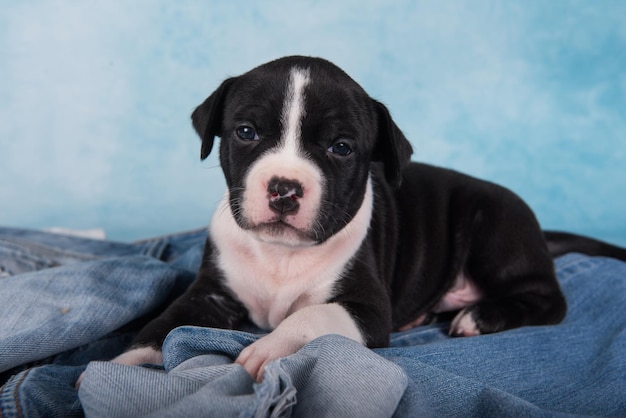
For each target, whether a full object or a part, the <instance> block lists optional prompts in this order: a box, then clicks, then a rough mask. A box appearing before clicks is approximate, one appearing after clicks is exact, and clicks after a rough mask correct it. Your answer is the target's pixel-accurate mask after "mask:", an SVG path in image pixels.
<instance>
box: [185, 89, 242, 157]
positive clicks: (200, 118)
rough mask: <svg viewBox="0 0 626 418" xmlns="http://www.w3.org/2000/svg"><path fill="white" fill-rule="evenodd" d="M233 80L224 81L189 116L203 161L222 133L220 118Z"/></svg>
mask: <svg viewBox="0 0 626 418" xmlns="http://www.w3.org/2000/svg"><path fill="white" fill-rule="evenodd" d="M234 80H235V79H234V78H229V79H227V80H225V81H224V82H223V83H222V84H221V85H220V86H219V87H218V89H217V90H215V91H214V92H213V93H212V94H211V95H210V96H209V97H208V98H207V99H206V100H205V101H204V102H203V103H202V104H201V105H200V106H198V107H196V110H194V111H193V113H192V114H191V121H192V123H193V127H194V129H195V130H196V132H197V133H198V135H200V138H201V139H202V149H201V151H200V158H201V159H203V160H204V159H205V158H206V157H208V156H209V154H210V153H211V149H213V141H214V140H215V137H216V136H220V135H221V133H222V116H223V109H224V100H225V99H226V93H227V92H228V89H229V88H230V86H231V85H232V83H233V81H234Z"/></svg>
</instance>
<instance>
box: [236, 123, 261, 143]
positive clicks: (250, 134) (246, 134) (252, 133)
mask: <svg viewBox="0 0 626 418" xmlns="http://www.w3.org/2000/svg"><path fill="white" fill-rule="evenodd" d="M235 132H236V133H237V136H238V137H239V139H242V140H244V141H258V140H259V139H260V138H259V135H258V134H257V132H256V129H254V128H253V127H252V126H248V125H241V126H238V127H237V129H235Z"/></svg>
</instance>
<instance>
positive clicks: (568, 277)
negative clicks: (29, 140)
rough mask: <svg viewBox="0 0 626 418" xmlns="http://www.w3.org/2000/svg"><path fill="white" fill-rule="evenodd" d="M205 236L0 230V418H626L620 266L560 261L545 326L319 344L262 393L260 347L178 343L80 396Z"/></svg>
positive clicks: (276, 373)
mask: <svg viewBox="0 0 626 418" xmlns="http://www.w3.org/2000/svg"><path fill="white" fill-rule="evenodd" d="M205 234H206V232H204V231H195V232H191V233H187V234H181V235H175V236H169V237H162V238H158V239H154V240H148V241H144V242H138V243H133V244H123V243H111V242H107V241H92V240H84V239H80V238H69V237H61V236H56V235H53V234H46V233H40V232H35V231H22V230H15V229H2V228H0V269H1V270H2V271H3V272H4V278H1V279H0V317H1V318H2V322H0V371H1V372H2V375H0V376H2V378H3V381H4V380H6V382H5V383H4V385H3V386H2V388H1V389H0V415H2V416H3V417H4V416H17V415H22V416H74V415H75V416H82V414H83V411H84V412H86V413H87V415H111V416H140V415H153V416H159V415H163V416H165V415H168V416H170V415H181V414H182V415H208V416H211V415H218V416H231V415H240V416H256V415H259V416H261V415H271V414H274V415H276V416H287V415H295V416H324V415H326V416H390V415H392V414H395V416H399V417H401V416H520V415H527V416H563V415H570V414H579V415H603V416H626V397H625V396H624V393H626V313H625V311H624V309H623V307H624V306H625V305H626V264H625V263H622V262H619V261H617V260H612V259H606V258H590V257H586V256H583V255H578V254H569V255H566V256H564V257H561V258H559V259H557V260H556V267H557V273H558V277H559V281H560V283H561V286H562V288H563V291H564V293H565V295H566V297H567V300H568V304H569V312H568V315H567V317H566V319H565V321H564V322H563V323H562V324H560V325H557V326H545V327H525V328H520V329H516V330H511V331H507V332H503V333H499V334H494V335H486V336H480V337H474V338H449V337H448V336H447V335H446V324H439V325H432V326H423V327H418V328H415V329H413V330H410V331H406V332H403V333H396V334H393V335H392V338H391V347H389V348H385V349H377V350H368V349H366V348H364V347H362V346H360V345H358V344H356V343H354V342H352V341H350V340H347V339H345V338H341V337H338V336H324V337H321V338H319V339H317V340H315V341H313V342H312V343H310V344H308V345H307V346H305V347H304V348H303V349H302V350H300V351H299V352H298V353H296V354H294V355H292V356H289V357H287V358H284V359H280V360H277V361H276V362H273V363H271V365H270V366H268V369H267V370H266V374H265V379H264V381H263V382H262V383H260V384H255V383H254V382H252V380H251V379H250V377H249V376H247V375H246V374H245V371H243V369H241V368H240V367H239V366H238V365H234V364H233V363H232V359H234V358H235V357H236V356H237V354H238V353H239V351H240V350H241V349H242V348H243V347H245V346H246V345H247V344H249V343H251V342H252V341H254V340H255V339H256V338H257V336H256V334H253V333H244V332H241V331H225V330H213V329H205V328H196V327H181V328H178V329H176V330H174V331H172V332H171V333H170V335H169V336H168V338H167V339H166V341H165V344H164V347H163V352H164V365H163V367H158V368H155V367H143V368H142V367H128V366H123V365H117V364H112V363H108V362H101V361H94V362H92V363H90V364H89V366H88V367H87V369H86V374H85V379H84V381H83V385H82V386H81V389H80V392H79V393H77V391H76V390H75V389H74V382H75V380H76V378H77V377H78V375H80V373H81V372H82V371H83V370H85V365H86V364H87V363H88V362H89V361H92V360H105V359H109V358H112V357H114V356H115V355H117V354H118V353H119V352H121V351H123V350H124V348H125V347H126V345H127V344H128V343H129V341H130V339H131V338H132V336H133V333H134V331H135V330H136V329H137V327H138V326H140V324H141V318H142V316H144V317H145V316H147V317H150V316H151V315H152V314H151V311H153V310H155V309H159V308H158V307H159V306H160V305H162V304H163V303H166V302H167V300H168V298H170V297H172V294H176V293H178V292H180V291H181V289H183V288H184V287H185V286H186V285H187V284H188V283H189V281H190V280H192V278H193V275H194V272H195V270H196V269H197V266H198V264H199V260H200V257H201V254H202V246H203V241H204V237H205ZM53 266H54V268H49V267H53ZM0 383H2V382H1V381H0ZM394 411H395V412H394Z"/></svg>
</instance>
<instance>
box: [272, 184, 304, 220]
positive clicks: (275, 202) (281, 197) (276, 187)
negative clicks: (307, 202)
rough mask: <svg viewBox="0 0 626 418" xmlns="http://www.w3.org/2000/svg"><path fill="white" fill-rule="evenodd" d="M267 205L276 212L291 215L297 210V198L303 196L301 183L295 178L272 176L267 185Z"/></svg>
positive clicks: (298, 206)
mask: <svg viewBox="0 0 626 418" xmlns="http://www.w3.org/2000/svg"><path fill="white" fill-rule="evenodd" d="M267 193H268V200H269V207H270V209H271V210H272V211H274V212H276V213H277V214H279V215H281V216H283V215H291V214H295V213H297V212H298V209H299V208H300V203H299V202H298V200H299V199H300V198H302V197H303V196H304V190H303V188H302V184H300V182H298V181H296V180H289V179H286V178H278V177H273V178H272V179H271V180H270V181H269V183H268V185H267Z"/></svg>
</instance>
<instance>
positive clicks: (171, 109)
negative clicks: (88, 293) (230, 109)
mask: <svg viewBox="0 0 626 418" xmlns="http://www.w3.org/2000/svg"><path fill="white" fill-rule="evenodd" d="M0 54H1V56H0V80H2V81H1V82H0V153H1V156H2V163H1V164H0V224H3V225H10V226H21V227H37V228H39V227H50V226H64V227H70V228H93V227H102V228H104V229H105V230H106V232H107V234H108V236H109V237H110V238H113V239H121V240H130V239H138V238H143V237H148V236H151V235H156V234H162V233H168V232H173V231H180V230H184V229H189V228H196V227H200V226H203V225H206V224H207V223H208V222H209V220H210V216H211V214H212V211H213V207H214V205H215V203H216V202H217V201H218V200H219V199H220V197H221V196H222V193H223V187H224V185H223V181H222V179H221V175H220V170H219V168H218V167H217V160H216V158H215V157H214V156H212V157H211V158H210V159H209V160H208V161H206V162H204V163H201V162H200V159H199V155H200V144H199V140H198V138H197V137H196V136H195V133H194V132H193V130H192V128H191V126H190V121H189V115H190V113H191V111H192V110H193V108H194V107H195V106H196V105H197V104H199V103H200V102H201V101H202V100H203V99H204V98H205V97H206V96H208V95H209V94H210V93H211V91H212V90H213V89H214V88H215V87H217V86H218V85H219V83H220V82H221V81H222V80H223V79H224V78H226V77H227V76H231V75H237V74H240V73H242V72H244V71H246V70H248V69H250V68H252V67H253V66H256V65H258V64H261V63H263V62H265V61H268V60H270V59H273V58H277V57H279V56H282V55H287V54H305V55H316V56H323V57H325V58H328V59H330V60H332V61H334V62H336V63H337V64H338V65H339V66H341V67H342V68H344V69H345V70H346V71H347V72H348V73H349V74H351V75H352V76H353V77H354V78H355V79H356V80H357V81H358V82H360V83H361V84H362V85H363V86H364V87H365V89H366V90H367V91H368V92H369V93H370V94H371V95H372V96H374V97H375V98H377V99H379V100H381V101H383V102H384V103H386V104H387V106H388V107H389V108H390V110H391V112H392V114H393V116H394V118H395V120H396V121H397V123H398V124H399V125H400V127H401V128H402V129H403V131H404V132H405V133H406V134H407V136H408V137H409V138H410V139H411V141H412V142H413V144H414V146H415V150H416V154H415V156H414V158H415V159H417V160H420V161H425V162H430V163H434V164H439V165H444V166H447V167H452V168H456V169H459V170H462V171H465V172H468V173H470V174H473V175H477V176H480V177H483V178H486V179H490V180H493V181H496V182H499V183H502V184H504V185H506V186H508V187H510V188H511V189H513V190H514V191H516V192H517V193H519V194H520V195H521V196H522V197H523V198H525V199H526V200H527V201H528V202H529V204H530V205H531V206H532V207H533V208H534V209H535V211H536V213H537V215H538V217H539V219H540V221H541V223H542V224H543V226H544V227H546V228H553V229H554V228H556V229H564V230H569V231H575V232H579V233H586V234H591V235H594V236H597V237H600V238H603V239H606V240H611V241H614V242H618V243H621V244H622V245H626V174H625V173H626V2H624V1H621V0H616V1H594V2H588V1H556V0H555V1H528V0H523V1H517V2H515V1H479V0H473V1H456V2H454V1H441V2H439V1H415V0H411V1H394V2H390V1H387V0H375V1H374V0H369V1H363V0H350V1H337V0H333V1H307V2H298V1H294V0H280V1H236V0H230V1H203V0H199V1H169V0H163V1H136V0H135V1H112V0H109V1H89V2H76V1H24V2H7V1H5V2H3V4H2V8H1V11H0Z"/></svg>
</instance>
